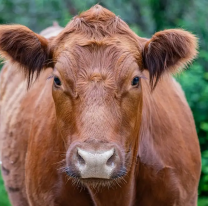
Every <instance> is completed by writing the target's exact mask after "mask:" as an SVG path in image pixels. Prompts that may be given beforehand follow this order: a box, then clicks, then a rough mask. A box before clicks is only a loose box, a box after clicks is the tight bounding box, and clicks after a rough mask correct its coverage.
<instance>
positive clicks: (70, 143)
mask: <svg viewBox="0 0 208 206" xmlns="http://www.w3.org/2000/svg"><path fill="white" fill-rule="evenodd" d="M69 39H70V37H69ZM69 39H68V38H66V40H64V43H63V44H64V45H65V48H64V49H63V50H61V52H60V53H58V54H56V55H57V57H56V59H57V63H56V64H55V67H54V72H53V76H54V83H53V98H54V102H55V105H56V114H57V125H58V129H59V131H61V133H62V136H63V138H64V139H65V142H66V144H67V154H66V167H65V170H66V172H67V173H68V174H69V175H70V176H74V177H77V178H82V180H83V181H85V180H87V179H89V178H90V179H92V178H93V179H94V178H99V179H107V180H109V179H117V178H120V177H122V176H124V175H125V174H127V173H128V171H129V170H130V168H131V165H132V163H133V162H135V161H136V159H135V158H134V159H133V157H136V153H137V148H138V147H137V144H138V136H139V135H138V133H139V126H140V122H141V109H142V95H141V94H142V88H141V78H143V76H144V75H143V74H142V72H141V65H139V64H138V59H139V57H140V56H141V55H140V53H139V51H138V48H136V47H135V48H134V49H135V51H137V52H135V53H134V52H133V50H130V48H128V46H125V45H128V43H129V44H130V43H131V42H128V41H127V39H126V40H125V39H123V41H122V42H121V41H120V40H119V38H118V39H117V40H116V43H114V41H113V40H112V39H111V38H108V39H106V40H105V41H103V40H101V41H93V42H91V41H90V42H89V41H88V40H87V39H85V41H84V42H85V44H84V45H81V44H80V43H79V41H78V40H77V38H76V39H75V38H73V42H71V41H70V40H69ZM79 39H84V36H83V37H82V38H80V37H79ZM114 40H115V39H114ZM61 46H62V45H61Z"/></svg>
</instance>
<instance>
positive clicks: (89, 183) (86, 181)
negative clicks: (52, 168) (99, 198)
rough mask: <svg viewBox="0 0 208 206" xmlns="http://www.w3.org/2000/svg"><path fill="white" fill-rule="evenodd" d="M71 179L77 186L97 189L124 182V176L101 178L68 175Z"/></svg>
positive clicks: (119, 185)
mask: <svg viewBox="0 0 208 206" xmlns="http://www.w3.org/2000/svg"><path fill="white" fill-rule="evenodd" d="M69 178H70V179H71V180H72V183H73V184H74V185H75V186H76V187H78V188H82V187H84V188H85V187H88V188H90V189H95V190H99V189H102V188H108V189H110V188H113V189H115V188H116V187H121V186H122V184H125V183H126V180H125V176H122V177H118V178H111V179H101V178H74V177H69Z"/></svg>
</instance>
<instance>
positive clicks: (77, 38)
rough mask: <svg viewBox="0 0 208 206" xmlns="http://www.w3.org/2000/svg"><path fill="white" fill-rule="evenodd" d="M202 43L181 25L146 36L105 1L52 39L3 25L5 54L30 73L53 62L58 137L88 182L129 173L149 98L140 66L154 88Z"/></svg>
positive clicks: (75, 172)
mask: <svg viewBox="0 0 208 206" xmlns="http://www.w3.org/2000/svg"><path fill="white" fill-rule="evenodd" d="M196 47H197V43H196V38H195V37H194V36H193V35H192V34H190V33H189V32H186V31H183V30H177V29H176V30H174V29H173V30H165V31H162V32H158V33H156V34H155V35H153V37H152V38H151V39H150V40H146V39H142V38H140V37H138V36H136V35H135V34H134V33H133V32H132V31H131V30H130V29H129V27H128V26H127V25H126V24H125V23H124V22H123V21H122V20H120V19H119V18H118V17H116V16H115V15H114V14H113V13H111V12H110V11H108V10H106V9H104V8H102V7H101V6H95V7H93V8H91V9H90V10H88V11H87V12H84V13H82V14H81V15H79V16H78V17H76V18H74V20H73V21H72V22H71V23H70V24H69V25H68V26H67V27H66V28H65V29H64V30H63V31H62V32H61V33H60V34H59V35H58V36H57V37H55V38H53V39H51V40H46V39H45V38H44V37H42V36H40V35H38V34H35V33H33V32H32V31H31V30H29V29H28V28H26V27H23V26H18V25H14V26H1V27H0V53H1V55H2V56H3V57H4V58H6V59H11V60H12V61H13V62H17V63H19V64H20V65H21V68H23V69H24V71H25V74H26V75H28V80H29V81H30V80H31V77H32V76H33V74H38V75H39V74H40V72H41V70H42V69H44V68H47V67H48V66H51V67H53V68H54V71H53V81H54V83H53V86H52V95H53V99H54V104H55V108H56V118H57V128H58V131H59V136H57V138H60V142H62V140H64V142H65V146H66V150H67V151H66V157H65V165H64V168H65V172H66V173H67V174H68V175H69V176H70V177H72V178H76V179H79V180H81V181H82V182H85V183H106V182H107V183H109V182H115V181H114V180H115V179H116V180H119V179H121V178H123V176H124V177H128V176H129V175H128V173H129V172H130V171H132V168H133V166H134V165H135V164H134V163H135V161H136V156H137V152H138V146H139V130H140V125H141V121H142V120H141V113H142V104H145V102H143V101H142V84H141V79H142V78H144V76H143V74H142V71H143V70H144V69H146V70H147V71H148V72H149V75H148V77H149V79H150V85H151V86H152V88H153V87H154V86H155V85H156V84H154V83H155V82H157V80H158V79H159V78H160V76H161V75H162V74H163V73H171V72H175V71H176V70H177V68H178V67H179V66H180V67H181V66H184V65H186V64H187V63H189V62H190V61H191V60H192V59H193V58H194V57H195V56H196V53H197V52H196ZM63 152H65V151H63ZM51 155H53V154H51ZM126 174H127V175H126ZM103 185H105V184H103Z"/></svg>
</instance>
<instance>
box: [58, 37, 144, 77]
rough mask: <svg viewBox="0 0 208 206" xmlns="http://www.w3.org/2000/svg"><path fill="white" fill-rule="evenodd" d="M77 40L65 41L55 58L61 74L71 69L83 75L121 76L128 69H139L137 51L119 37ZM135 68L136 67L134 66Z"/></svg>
mask: <svg viewBox="0 0 208 206" xmlns="http://www.w3.org/2000/svg"><path fill="white" fill-rule="evenodd" d="M79 40H80V37H79V38H77V39H75V38H73V41H68V42H65V44H64V46H63V47H62V50H60V52H59V54H58V57H57V62H58V63H57V65H58V66H57V67H59V68H58V69H61V70H62V72H64V71H63V70H65V72H66V73H67V72H68V71H69V70H73V71H74V72H76V75H77V74H80V73H82V74H83V72H85V74H86V75H87V76H89V77H90V76H92V75H94V74H96V73H97V74H98V73H100V74H101V75H103V76H108V75H109V74H111V75H112V74H114V75H121V74H123V75H125V73H126V72H127V71H129V69H130V68H135V67H137V68H138V67H139V66H140V59H141V52H140V51H139V50H138V48H137V46H135V45H134V44H132V45H131V42H129V41H125V40H123V41H122V40H121V39H119V38H104V39H102V40H87V39H85V40H83V39H82V41H79ZM136 65H137V66H136Z"/></svg>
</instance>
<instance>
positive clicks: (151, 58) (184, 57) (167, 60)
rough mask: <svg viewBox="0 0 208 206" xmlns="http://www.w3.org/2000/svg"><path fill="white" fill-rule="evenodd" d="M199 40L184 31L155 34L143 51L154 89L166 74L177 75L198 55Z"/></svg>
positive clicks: (145, 67) (144, 61) (171, 30)
mask: <svg viewBox="0 0 208 206" xmlns="http://www.w3.org/2000/svg"><path fill="white" fill-rule="evenodd" d="M197 47H198V44H197V38H196V37H195V36H194V35H193V34H191V33H189V32H187V31H184V30H182V29H168V30H164V31H161V32H157V33H155V34H154V35H153V36H152V38H151V39H150V40H148V41H147V42H146V44H145V46H144V49H143V54H142V56H143V64H144V69H147V70H148V71H149V74H150V84H151V87H152V88H154V87H155V86H156V84H157V82H158V80H159V78H160V76H161V75H162V74H163V73H165V72H171V73H176V72H177V71H179V69H181V68H183V67H185V66H186V65H187V64H189V63H190V62H191V61H192V60H193V59H194V58H195V57H196V55H197Z"/></svg>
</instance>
